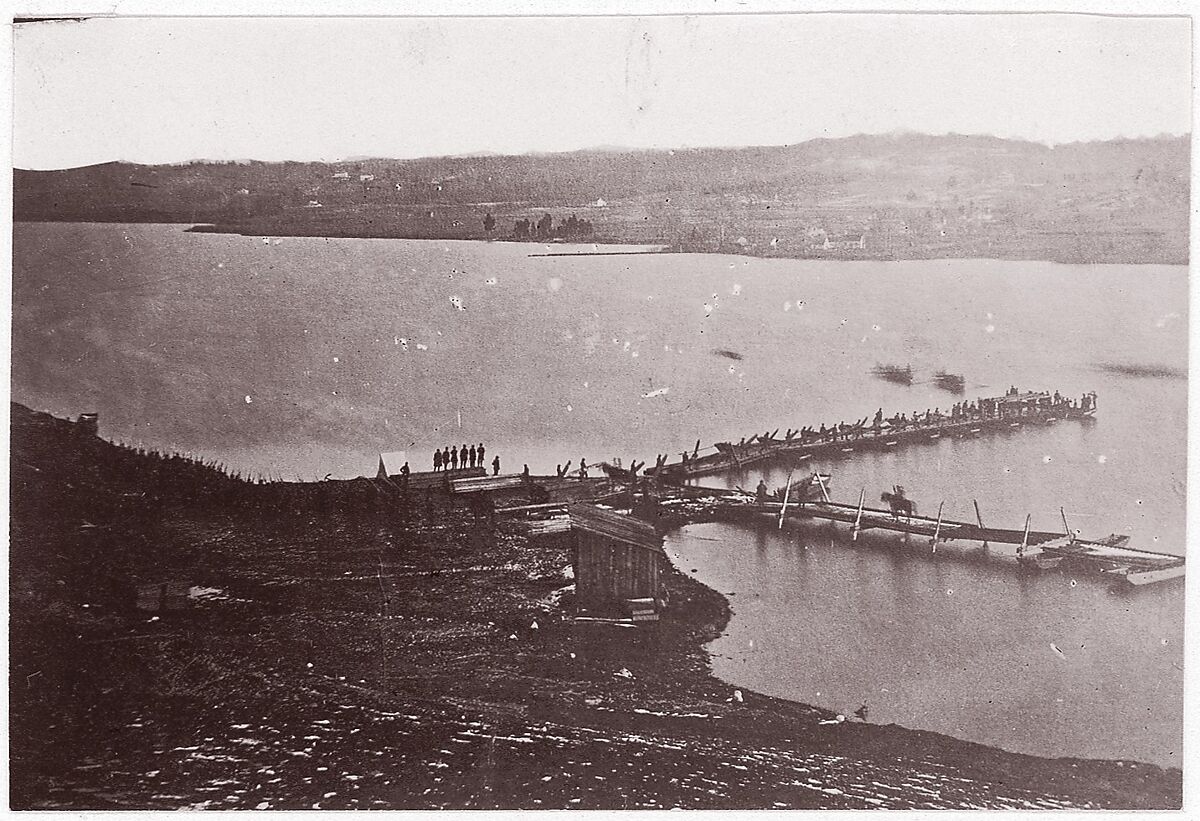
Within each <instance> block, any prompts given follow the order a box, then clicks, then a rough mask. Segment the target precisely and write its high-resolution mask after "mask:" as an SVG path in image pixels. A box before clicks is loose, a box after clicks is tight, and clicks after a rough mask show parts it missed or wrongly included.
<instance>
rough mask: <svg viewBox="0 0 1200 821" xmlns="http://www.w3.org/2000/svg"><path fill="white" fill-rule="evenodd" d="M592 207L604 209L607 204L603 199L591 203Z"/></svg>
mask: <svg viewBox="0 0 1200 821" xmlns="http://www.w3.org/2000/svg"><path fill="white" fill-rule="evenodd" d="M592 205H594V206H595V207H596V208H605V207H607V206H608V203H607V202H605V201H604V200H603V199H597V200H596V201H595V202H594V203H592Z"/></svg>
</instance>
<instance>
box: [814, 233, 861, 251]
mask: <svg viewBox="0 0 1200 821" xmlns="http://www.w3.org/2000/svg"><path fill="white" fill-rule="evenodd" d="M866 247H867V235H866V234H864V233H861V232H856V233H850V234H834V235H829V234H826V235H825V242H824V243H823V244H822V245H821V249H822V250H824V251H855V250H862V249H863V248H866Z"/></svg>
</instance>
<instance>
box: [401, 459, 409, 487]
mask: <svg viewBox="0 0 1200 821" xmlns="http://www.w3.org/2000/svg"><path fill="white" fill-rule="evenodd" d="M410 473H412V471H411V470H409V469H408V462H405V463H404V465H403V467H401V468H400V487H401V488H402V489H403V490H404V492H405V493H407V492H408V474H410Z"/></svg>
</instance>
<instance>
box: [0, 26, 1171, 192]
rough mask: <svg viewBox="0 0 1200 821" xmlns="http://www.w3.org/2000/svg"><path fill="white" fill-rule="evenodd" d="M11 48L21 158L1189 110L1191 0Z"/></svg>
mask: <svg viewBox="0 0 1200 821" xmlns="http://www.w3.org/2000/svg"><path fill="white" fill-rule="evenodd" d="M12 59H13V77H14V98H13V110H12V116H13V128H14V142H13V164H14V165H15V166H16V167H19V168H38V169H50V168H65V167H73V166H79V165H87V164H91V163H98V162H106V161H110V160H127V161H133V162H142V163H166V162H181V161H187V160H191V159H214V160H226V159H259V160H285V159H292V160H313V159H325V160H334V159H340V158H344V157H353V156H378V157H398V158H407V157H417V156H430V155H443V154H466V153H481V152H491V153H503V154H507V153H524V152H530V151H543V152H544V151H569V150H574V149H580V148H590V147H597V146H621V147H631V148H682V147H695V146H730V145H733V146H738V145H780V144H790V143H796V142H801V141H804V140H808V139H812V138H816V137H838V136H846V135H850V134H858V133H885V132H892V131H897V130H906V131H918V132H925V133H932V134H942V133H947V132H955V133H964V134H994V135H997V136H1001V137H1018V138H1024V139H1031V140H1037V141H1040V142H1045V143H1050V144H1055V143H1062V142H1071V141H1076V140H1093V139H1110V138H1114V137H1139V136H1154V135H1158V134H1163V133H1168V134H1185V133H1189V132H1190V130H1191V128H1190V120H1191V96H1192V92H1191V81H1192V69H1191V23H1190V20H1188V19H1187V18H1179V17H1175V18H1164V17H1159V18H1134V17H1113V16H1086V15H1049V14H1038V15H1021V14H1006V15H982V14H893V15H883V14H754V15H720V16H711V15H709V16H705V15H692V16H659V17H632V16H624V17H622V16H617V17H591V18H579V17H575V18H545V17H541V18H528V17H527V18H513V17H508V18H428V17H427V18H324V19H318V18H267V17H257V18H256V17H249V18H207V19H204V18H198V17H178V18H161V17H160V18H151V17H119V18H110V19H98V18H94V19H88V20H85V21H82V22H55V23H33V24H23V25H19V26H16V27H15V29H14V39H13V53H12Z"/></svg>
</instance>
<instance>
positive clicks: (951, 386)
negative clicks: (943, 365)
mask: <svg viewBox="0 0 1200 821" xmlns="http://www.w3.org/2000/svg"><path fill="white" fill-rule="evenodd" d="M933 383H934V384H935V385H937V386H938V387H939V388H941V389H942V390H944V391H947V392H949V393H953V394H959V395H961V394H962V392H963V390H964V389H965V388H966V380H964V379H963V378H962V374H957V373H946V372H945V371H938V372H937V373H935V374H934V375H933Z"/></svg>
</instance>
